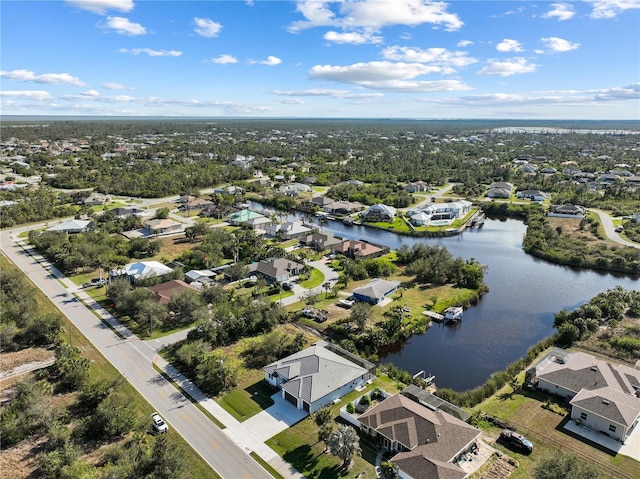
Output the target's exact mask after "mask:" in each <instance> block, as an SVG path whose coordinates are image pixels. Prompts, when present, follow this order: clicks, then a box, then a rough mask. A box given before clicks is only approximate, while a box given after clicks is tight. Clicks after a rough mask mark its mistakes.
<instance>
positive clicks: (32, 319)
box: [0, 260, 62, 352]
mask: <svg viewBox="0 0 640 479" xmlns="http://www.w3.org/2000/svg"><path fill="white" fill-rule="evenodd" d="M0 265H2V281H0V351H2V352H9V351H16V350H20V349H24V348H28V347H32V346H48V345H50V344H53V343H54V341H55V339H56V337H57V335H58V332H59V331H60V327H61V324H62V323H61V321H60V317H59V316H58V315H56V314H50V313H47V312H44V311H41V310H40V309H39V307H38V303H36V302H35V301H27V300H25V298H28V297H29V294H28V291H29V290H30V289H31V288H32V285H31V284H29V282H28V281H27V279H26V278H25V276H24V275H23V274H22V273H20V272H19V271H18V270H16V269H14V268H9V267H8V264H7V262H6V260H2V262H0Z"/></svg>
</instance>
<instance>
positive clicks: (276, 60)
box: [249, 55, 282, 67]
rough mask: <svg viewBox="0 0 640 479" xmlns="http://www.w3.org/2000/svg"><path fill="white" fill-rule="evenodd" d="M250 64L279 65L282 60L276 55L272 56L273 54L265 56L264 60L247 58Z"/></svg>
mask: <svg viewBox="0 0 640 479" xmlns="http://www.w3.org/2000/svg"><path fill="white" fill-rule="evenodd" d="M249 63H250V64H252V65H253V64H256V63H257V64H258V65H267V66H270V67H273V66H276V65H280V64H281V63H282V60H280V59H279V58H278V57H274V56H273V55H269V56H268V57H267V59H266V60H249Z"/></svg>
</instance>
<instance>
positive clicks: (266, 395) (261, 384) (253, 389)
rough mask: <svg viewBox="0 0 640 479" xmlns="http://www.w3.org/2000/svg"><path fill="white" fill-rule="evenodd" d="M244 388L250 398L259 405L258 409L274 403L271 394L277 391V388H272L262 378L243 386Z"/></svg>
mask: <svg viewBox="0 0 640 479" xmlns="http://www.w3.org/2000/svg"><path fill="white" fill-rule="evenodd" d="M244 390H245V391H246V392H247V393H248V394H249V395H250V396H251V399H252V400H253V401H254V402H255V403H256V404H257V405H258V406H260V409H263V410H264V409H267V408H269V407H271V406H273V405H274V402H273V399H271V396H272V395H273V394H275V393H276V392H278V391H277V389H275V388H272V387H271V386H270V385H269V384H267V383H266V382H265V381H264V380H261V381H258V382H257V383H254V384H252V385H251V386H248V387H246V388H244Z"/></svg>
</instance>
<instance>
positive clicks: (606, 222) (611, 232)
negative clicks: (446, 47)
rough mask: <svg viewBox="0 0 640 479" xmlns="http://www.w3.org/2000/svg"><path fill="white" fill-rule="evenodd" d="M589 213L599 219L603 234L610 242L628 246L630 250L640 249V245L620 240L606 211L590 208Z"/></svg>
mask: <svg viewBox="0 0 640 479" xmlns="http://www.w3.org/2000/svg"><path fill="white" fill-rule="evenodd" d="M590 211H593V212H594V213H596V214H597V215H598V217H599V218H600V224H602V227H603V228H604V232H605V234H606V235H607V238H609V239H610V240H611V241H615V242H616V243H618V244H621V245H624V246H630V247H632V248H640V244H638V243H633V242H631V241H627V240H625V239H622V238H621V237H620V235H619V234H618V233H616V228H615V226H614V225H613V221H612V220H611V216H609V214H608V213H607V212H606V211H602V210H599V209H596V208H591V209H590Z"/></svg>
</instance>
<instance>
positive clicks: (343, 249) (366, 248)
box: [331, 240, 389, 259]
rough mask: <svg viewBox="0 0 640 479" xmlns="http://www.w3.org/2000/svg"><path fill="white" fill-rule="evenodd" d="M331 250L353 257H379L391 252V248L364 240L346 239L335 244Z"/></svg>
mask: <svg viewBox="0 0 640 479" xmlns="http://www.w3.org/2000/svg"><path fill="white" fill-rule="evenodd" d="M331 250H332V251H333V252H334V253H336V254H343V255H345V256H347V257H349V258H353V259H371V258H377V257H379V256H382V255H385V254H387V253H388V252H389V248H383V247H380V246H376V245H373V244H371V243H367V242H366V241H363V240H344V241H343V242H341V243H337V244H334V245H333V246H332V247H331Z"/></svg>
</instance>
